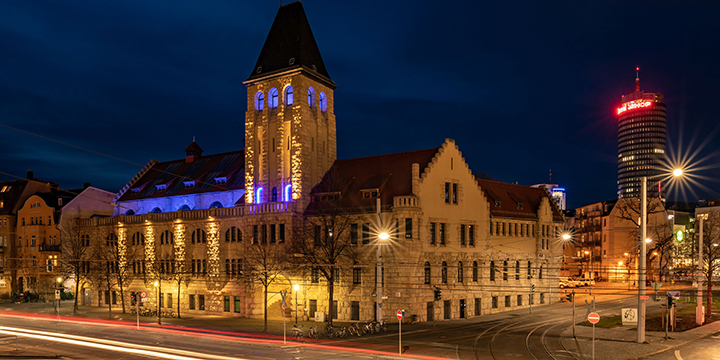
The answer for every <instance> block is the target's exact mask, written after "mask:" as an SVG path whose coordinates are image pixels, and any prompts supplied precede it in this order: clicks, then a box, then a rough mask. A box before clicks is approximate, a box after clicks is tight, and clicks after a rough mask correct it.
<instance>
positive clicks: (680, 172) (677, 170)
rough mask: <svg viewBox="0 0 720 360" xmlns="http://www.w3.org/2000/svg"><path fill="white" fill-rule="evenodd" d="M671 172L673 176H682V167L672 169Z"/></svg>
mask: <svg viewBox="0 0 720 360" xmlns="http://www.w3.org/2000/svg"><path fill="white" fill-rule="evenodd" d="M672 174H673V176H674V177H678V176H682V174H683V171H682V169H675V170H673V173H672Z"/></svg>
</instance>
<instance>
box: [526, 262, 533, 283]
mask: <svg viewBox="0 0 720 360" xmlns="http://www.w3.org/2000/svg"><path fill="white" fill-rule="evenodd" d="M531 277H532V263H531V262H529V261H528V272H527V278H528V279H530V278H531Z"/></svg>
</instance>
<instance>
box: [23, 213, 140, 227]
mask: <svg viewBox="0 0 720 360" xmlns="http://www.w3.org/2000/svg"><path fill="white" fill-rule="evenodd" d="M125 215H135V211H133V210H132V209H130V210H128V211H126V212H125ZM24 220H25V219H23V225H25V222H24Z"/></svg>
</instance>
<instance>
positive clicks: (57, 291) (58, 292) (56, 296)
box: [55, 290, 60, 300]
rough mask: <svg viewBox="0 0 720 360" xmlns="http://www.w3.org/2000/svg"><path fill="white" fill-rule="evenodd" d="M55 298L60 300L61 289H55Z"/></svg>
mask: <svg viewBox="0 0 720 360" xmlns="http://www.w3.org/2000/svg"><path fill="white" fill-rule="evenodd" d="M55 300H60V290H55Z"/></svg>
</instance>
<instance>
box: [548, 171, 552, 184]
mask: <svg viewBox="0 0 720 360" xmlns="http://www.w3.org/2000/svg"><path fill="white" fill-rule="evenodd" d="M549 180H550V181H548V184H552V169H550V175H549Z"/></svg>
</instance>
